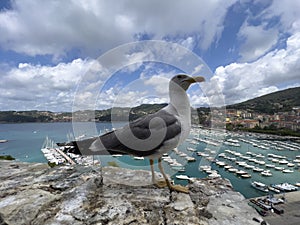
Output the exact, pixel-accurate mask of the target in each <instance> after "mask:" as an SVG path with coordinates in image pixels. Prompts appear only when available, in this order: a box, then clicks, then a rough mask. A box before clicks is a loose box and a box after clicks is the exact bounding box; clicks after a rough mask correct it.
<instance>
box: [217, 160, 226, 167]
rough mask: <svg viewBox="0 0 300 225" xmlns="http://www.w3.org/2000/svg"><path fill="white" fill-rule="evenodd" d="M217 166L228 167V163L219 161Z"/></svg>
mask: <svg viewBox="0 0 300 225" xmlns="http://www.w3.org/2000/svg"><path fill="white" fill-rule="evenodd" d="M216 164H217V165H218V166H221V167H222V166H225V165H226V163H225V162H223V161H217V162H216Z"/></svg>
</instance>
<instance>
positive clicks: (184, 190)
mask: <svg viewBox="0 0 300 225" xmlns="http://www.w3.org/2000/svg"><path fill="white" fill-rule="evenodd" d="M169 189H170V190H172V191H178V192H182V193H185V194H188V193H189V189H188V187H184V186H181V185H170V186H169Z"/></svg>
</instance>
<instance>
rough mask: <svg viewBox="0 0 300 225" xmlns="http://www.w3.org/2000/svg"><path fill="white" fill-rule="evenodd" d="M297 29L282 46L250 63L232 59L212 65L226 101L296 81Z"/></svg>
mask: <svg viewBox="0 0 300 225" xmlns="http://www.w3.org/2000/svg"><path fill="white" fill-rule="evenodd" d="M299 43H300V32H299V33H296V34H294V35H292V36H291V37H289V38H288V40H287V42H286V45H287V47H286V49H280V50H274V51H272V52H269V53H268V54H266V55H265V56H263V57H261V58H260V59H259V60H257V61H255V62H253V63H232V64H229V65H227V66H225V67H223V66H220V67H218V68H217V69H216V71H215V74H214V76H213V77H212V78H211V81H215V82H216V83H218V84H219V85H220V88H221V90H222V92H223V94H224V96H225V98H226V99H225V100H226V104H233V103H238V102H241V101H244V100H247V99H250V98H254V97H258V96H260V95H263V94H267V93H270V92H273V91H277V90H279V89H281V88H282V87H286V86H288V85H291V84H294V85H298V86H299V85H300V66H299V65H300V44H299Z"/></svg>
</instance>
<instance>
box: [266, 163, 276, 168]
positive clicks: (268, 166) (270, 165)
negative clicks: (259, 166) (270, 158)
mask: <svg viewBox="0 0 300 225" xmlns="http://www.w3.org/2000/svg"><path fill="white" fill-rule="evenodd" d="M266 167H267V168H274V167H275V165H274V164H266Z"/></svg>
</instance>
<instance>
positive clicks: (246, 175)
mask: <svg viewBox="0 0 300 225" xmlns="http://www.w3.org/2000/svg"><path fill="white" fill-rule="evenodd" d="M241 177H242V178H251V174H249V173H246V174H242V175H241Z"/></svg>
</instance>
